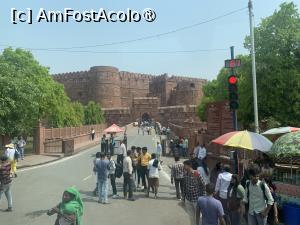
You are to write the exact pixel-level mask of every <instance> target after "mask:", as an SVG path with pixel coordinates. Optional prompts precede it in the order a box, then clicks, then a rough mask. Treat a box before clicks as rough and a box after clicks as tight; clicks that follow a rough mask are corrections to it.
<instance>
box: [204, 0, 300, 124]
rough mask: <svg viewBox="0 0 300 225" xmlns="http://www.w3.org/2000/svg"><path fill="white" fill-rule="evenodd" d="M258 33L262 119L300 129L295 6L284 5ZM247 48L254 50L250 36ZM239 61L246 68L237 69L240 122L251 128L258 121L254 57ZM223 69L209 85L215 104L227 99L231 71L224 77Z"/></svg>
mask: <svg viewBox="0 0 300 225" xmlns="http://www.w3.org/2000/svg"><path fill="white" fill-rule="evenodd" d="M254 34H255V47H256V71H257V93H258V109H259V119H260V121H262V122H263V121H270V123H269V125H272V124H273V125H274V126H275V125H276V124H281V125H282V126H286V125H293V126H300V92H299V90H300V18H299V12H298V10H297V8H296V6H295V4H294V3H283V4H281V5H280V9H279V10H278V11H275V12H274V13H273V15H271V16H269V17H267V18H265V19H262V21H261V23H260V24H259V26H258V27H256V28H255V31H254ZM244 45H245V48H247V49H249V50H250V38H249V37H246V38H245V44H244ZM236 58H241V59H242V66H241V67H240V68H238V69H237V76H238V90H239V110H238V119H239V121H240V122H241V123H242V124H243V125H244V127H245V128H251V127H252V124H253V120H254V115H253V111H254V110H253V84H252V73H251V71H252V70H251V57H250V56H249V55H244V56H237V57H236ZM223 70H224V69H222V70H221V72H220V73H219V75H218V77H217V79H216V80H214V81H212V82H209V83H208V84H207V85H206V86H205V88H204V96H205V97H208V98H210V99H213V100H214V101H218V100H225V99H227V95H228V94H227V80H224V79H225V77H226V79H227V76H224V75H226V73H229V71H228V70H225V71H228V72H225V74H223V76H222V72H223ZM225 83H226V85H225ZM270 118H271V119H270ZM272 121H276V123H275V122H272ZM269 125H268V126H269Z"/></svg>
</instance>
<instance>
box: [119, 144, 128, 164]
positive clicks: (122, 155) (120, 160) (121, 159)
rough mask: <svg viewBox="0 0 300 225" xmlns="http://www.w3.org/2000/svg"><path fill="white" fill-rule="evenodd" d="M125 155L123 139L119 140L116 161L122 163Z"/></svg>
mask: <svg viewBox="0 0 300 225" xmlns="http://www.w3.org/2000/svg"><path fill="white" fill-rule="evenodd" d="M126 156H127V149H126V146H125V144H124V141H121V145H120V147H119V152H118V156H117V163H118V164H122V163H123V160H124V158H125V157H126Z"/></svg>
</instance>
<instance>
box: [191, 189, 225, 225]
mask: <svg viewBox="0 0 300 225" xmlns="http://www.w3.org/2000/svg"><path fill="white" fill-rule="evenodd" d="M206 193H207V196H201V197H199V198H198V202H197V208H196V224H197V225H200V213H201V214H202V225H219V224H221V225H226V223H225V220H224V218H223V217H224V210H223V207H222V204H221V202H220V201H219V200H217V199H215V198H214V197H213V195H214V185H213V184H207V185H206Z"/></svg>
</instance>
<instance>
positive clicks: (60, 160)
mask: <svg viewBox="0 0 300 225" xmlns="http://www.w3.org/2000/svg"><path fill="white" fill-rule="evenodd" d="M95 147H99V146H98V145H96V146H95ZM95 147H92V148H91V149H89V150H85V151H81V152H79V153H77V154H75V155H72V156H68V157H65V158H61V159H59V160H56V161H54V162H49V163H47V164H43V165H39V166H33V167H29V168H24V169H20V170H18V172H19V173H22V172H25V171H30V170H34V169H39V168H43V167H49V166H52V165H55V164H58V163H62V162H65V161H68V160H70V159H74V158H77V157H79V156H81V155H82V154H88V153H89V152H91V151H95Z"/></svg>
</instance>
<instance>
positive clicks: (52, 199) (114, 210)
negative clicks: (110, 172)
mask: <svg viewBox="0 0 300 225" xmlns="http://www.w3.org/2000/svg"><path fill="white" fill-rule="evenodd" d="M127 133H128V147H130V146H131V145H135V146H141V147H142V146H147V147H148V149H149V152H150V153H151V152H153V151H155V145H156V141H157V140H158V138H159V137H157V136H155V135H149V136H148V135H145V136H143V135H142V134H140V135H137V129H136V128H132V129H130V130H128V131H127ZM99 143H100V142H99ZM99 150H100V144H99V145H98V146H96V147H93V148H91V149H88V150H86V151H83V152H81V153H79V154H77V155H74V156H71V157H67V158H63V159H62V160H59V161H56V162H53V163H49V164H46V165H42V166H37V167H32V168H26V169H23V170H19V172H18V175H19V176H18V178H15V179H13V184H12V185H13V187H12V192H13V212H4V210H5V209H6V208H7V201H6V198H5V196H4V195H3V196H2V198H1V201H0V225H4V224H5V225H53V224H54V222H55V215H54V216H51V217H49V216H47V215H46V212H47V210H48V209H50V208H52V207H53V206H55V205H57V204H58V203H59V202H60V200H61V197H62V193H63V191H64V190H65V189H66V188H68V187H70V186H75V187H76V188H77V189H78V190H79V191H80V193H81V197H82V199H83V202H84V214H83V217H82V222H83V224H84V225H96V224H97V225H98V224H102V225H106V224H107V225H120V224H122V225H140V224H143V225H153V224H155V225H182V224H187V225H188V224H190V223H191V222H190V217H189V215H188V213H187V212H186V210H185V207H184V204H183V203H182V202H180V201H178V200H176V195H175V188H174V186H171V184H170V171H169V169H168V167H167V165H168V164H169V163H171V161H172V159H170V158H163V160H164V163H163V170H162V171H161V172H160V188H159V193H158V196H159V198H158V199H154V198H153V195H151V193H150V198H146V197H145V195H144V193H143V192H135V193H134V197H135V198H136V201H134V202H130V201H127V200H125V199H122V198H120V199H111V198H109V202H110V204H107V205H103V204H99V203H97V200H98V199H97V198H96V197H94V196H93V194H92V190H93V189H94V187H95V182H96V177H95V175H93V172H92V161H93V158H94V156H95V153H96V152H97V151H99ZM122 184H123V178H120V179H117V189H118V194H120V196H122V193H123V191H122ZM109 186H110V185H109ZM110 193H111V188H110Z"/></svg>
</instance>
